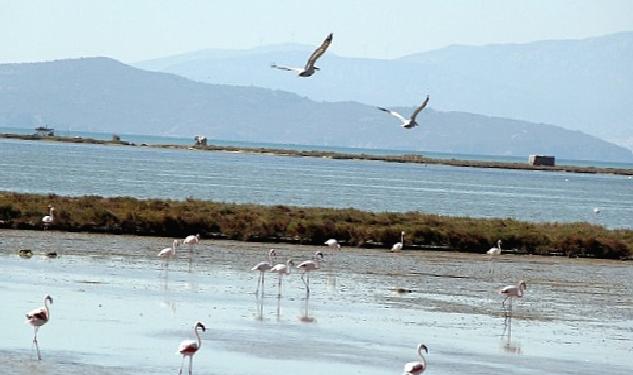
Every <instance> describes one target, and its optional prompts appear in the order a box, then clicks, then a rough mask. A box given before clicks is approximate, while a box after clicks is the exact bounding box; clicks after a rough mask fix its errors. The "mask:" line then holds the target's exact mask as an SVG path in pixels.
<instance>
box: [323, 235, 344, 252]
mask: <svg viewBox="0 0 633 375" xmlns="http://www.w3.org/2000/svg"><path fill="white" fill-rule="evenodd" d="M325 244H326V245H327V246H328V247H329V248H330V249H333V250H341V244H340V243H338V241H337V240H335V239H334V238H330V239H329V240H327V241H325Z"/></svg>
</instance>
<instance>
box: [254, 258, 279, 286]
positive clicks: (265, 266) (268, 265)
mask: <svg viewBox="0 0 633 375" xmlns="http://www.w3.org/2000/svg"><path fill="white" fill-rule="evenodd" d="M276 255H277V252H276V251H275V249H270V250H269V251H268V261H267V262H259V263H257V264H256V265H254V266H253V268H251V271H259V278H258V279H257V289H256V290H255V294H257V295H259V286H260V285H261V286H262V295H264V272H266V271H269V270H270V269H272V268H273V257H275V256H276Z"/></svg>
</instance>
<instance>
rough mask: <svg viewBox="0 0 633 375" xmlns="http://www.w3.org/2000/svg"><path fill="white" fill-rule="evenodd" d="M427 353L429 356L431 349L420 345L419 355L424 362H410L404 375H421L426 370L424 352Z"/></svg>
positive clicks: (406, 365) (405, 367)
mask: <svg viewBox="0 0 633 375" xmlns="http://www.w3.org/2000/svg"><path fill="white" fill-rule="evenodd" d="M423 350H424V351H425V352H426V354H429V349H428V348H427V347H426V345H424V344H420V345H418V355H419V356H420V358H422V362H409V363H407V364H405V365H404V375H419V374H421V373H423V372H424V370H426V367H427V361H426V358H425V357H424V354H422V351H423Z"/></svg>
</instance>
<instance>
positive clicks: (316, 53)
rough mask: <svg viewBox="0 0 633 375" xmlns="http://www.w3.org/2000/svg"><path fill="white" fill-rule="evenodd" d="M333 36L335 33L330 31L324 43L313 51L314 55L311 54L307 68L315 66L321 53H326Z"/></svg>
mask: <svg viewBox="0 0 633 375" xmlns="http://www.w3.org/2000/svg"><path fill="white" fill-rule="evenodd" d="M333 37H334V34H332V33H330V34H329V35H328V36H327V37H326V38H325V40H324V41H323V43H321V45H320V46H319V48H317V49H315V50H314V52H312V55H310V58H309V59H308V62H307V63H306V66H305V70H309V69H311V68H312V67H314V64H315V63H316V61H317V60H318V59H319V57H321V55H323V54H324V53H325V50H327V48H328V47H329V46H330V44H331V43H332V38H333Z"/></svg>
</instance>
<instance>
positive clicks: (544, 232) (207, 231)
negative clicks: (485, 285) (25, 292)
mask: <svg viewBox="0 0 633 375" xmlns="http://www.w3.org/2000/svg"><path fill="white" fill-rule="evenodd" d="M49 204H50V205H53V206H54V207H55V208H56V211H55V222H54V225H52V226H51V229H53V230H63V231H82V232H99V233H113V234H135V235H158V236H170V237H184V236H185V235H188V234H192V233H200V234H201V235H202V237H203V238H224V239H232V240H241V241H271V242H291V243H302V244H313V245H322V244H323V242H324V241H325V240H327V239H328V238H336V239H338V240H339V241H341V242H342V243H343V245H346V246H357V247H384V248H390V247H391V245H392V244H394V243H395V242H397V241H399V239H400V231H402V230H404V231H406V237H405V249H407V248H408V249H424V248H434V247H439V248H446V249H451V250H458V251H465V252H485V251H486V250H488V249H489V248H490V247H492V245H493V244H494V243H496V241H497V240H498V239H501V240H502V241H503V248H504V249H516V252H517V253H529V254H540V255H552V254H558V255H567V256H587V257H596V258H613V259H617V258H623V257H630V256H631V255H633V231H632V230H608V229H605V228H603V227H600V226H596V225H591V224H588V223H565V224H561V223H529V222H522V221H516V220H512V219H474V218H466V217H448V216H439V215H429V214H423V213H418V212H407V213H390V212H384V213H373V212H364V211H359V210H355V209H332V208H303V207H287V206H258V205H248V204H228V203H214V202H208V201H201V200H195V199H187V200H186V201H172V200H154V199H150V200H142V199H135V198H102V197H93V196H88V197H62V196H57V195H36V194H17V193H7V192H5V193H0V228H13V229H35V230H41V229H43V227H42V223H41V218H42V216H44V215H46V214H47V212H48V209H47V206H48V205H49Z"/></svg>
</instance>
